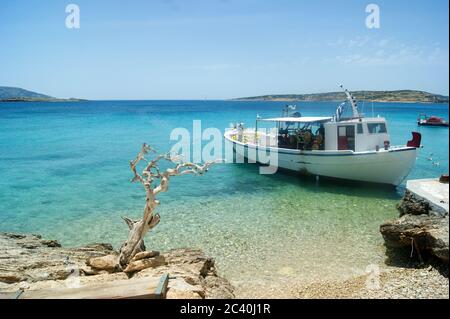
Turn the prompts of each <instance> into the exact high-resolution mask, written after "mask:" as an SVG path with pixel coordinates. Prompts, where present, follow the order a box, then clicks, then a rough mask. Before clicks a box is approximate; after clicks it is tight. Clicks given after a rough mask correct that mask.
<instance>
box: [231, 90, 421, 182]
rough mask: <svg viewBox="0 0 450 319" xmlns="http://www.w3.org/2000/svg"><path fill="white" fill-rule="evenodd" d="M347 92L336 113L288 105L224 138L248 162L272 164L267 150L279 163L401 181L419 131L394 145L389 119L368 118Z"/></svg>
mask: <svg viewBox="0 0 450 319" xmlns="http://www.w3.org/2000/svg"><path fill="white" fill-rule="evenodd" d="M341 87H342V86H341ZM344 92H345V94H346V97H347V100H346V101H345V102H343V103H342V104H340V105H339V106H338V108H337V110H336V114H335V115H333V116H330V117H309V116H301V115H300V113H298V112H296V113H294V114H292V115H289V109H290V108H291V107H290V106H288V107H287V108H286V109H285V110H283V114H282V116H281V117H275V118H259V117H258V116H257V119H256V125H255V128H248V129H246V128H245V127H244V125H243V124H242V123H241V124H239V125H234V127H233V128H231V129H229V130H227V131H226V132H225V134H224V137H225V140H226V141H227V142H229V143H232V144H233V148H234V151H235V153H237V154H239V155H240V156H241V157H242V158H246V159H247V160H248V162H252V163H256V162H259V163H261V164H270V165H273V163H268V162H267V156H266V154H269V153H271V152H274V153H276V154H275V155H277V156H276V158H277V163H276V165H277V167H278V168H282V169H287V170H290V171H295V172H299V173H302V174H312V175H316V176H326V177H332V178H339V179H346V180H354V181H364V182H371V183H381V184H391V185H399V184H400V183H401V182H402V181H403V180H404V179H405V178H406V176H407V175H408V174H409V172H410V170H411V169H412V167H413V166H414V164H415V161H416V157H417V152H418V148H420V141H421V135H420V134H419V133H417V132H412V135H413V138H412V140H410V141H408V142H407V143H406V144H405V145H397V146H394V145H391V144H390V135H389V130H388V125H387V123H386V119H384V118H382V117H369V118H366V117H364V116H363V115H362V114H360V112H359V111H358V106H357V103H356V101H355V99H354V97H353V96H352V95H351V93H350V92H349V91H347V90H344ZM348 104H349V105H350V106H351V110H352V116H351V117H347V118H344V117H342V113H343V110H344V107H345V105H348ZM261 122H265V123H268V122H269V123H270V122H272V123H273V124H274V126H275V128H274V129H273V130H272V131H271V132H267V131H264V130H262V129H261V128H260V129H258V124H259V125H260V126H261V124H262V123H261ZM261 154H263V155H264V156H262V155H261ZM262 157H264V160H261V158H262Z"/></svg>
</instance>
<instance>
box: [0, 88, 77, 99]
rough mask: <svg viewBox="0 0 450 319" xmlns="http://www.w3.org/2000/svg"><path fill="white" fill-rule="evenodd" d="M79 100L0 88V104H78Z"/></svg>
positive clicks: (19, 89)
mask: <svg viewBox="0 0 450 319" xmlns="http://www.w3.org/2000/svg"><path fill="white" fill-rule="evenodd" d="M78 101H83V100H81V99H76V98H70V99H59V98H56V97H53V96H49V95H45V94H41V93H36V92H32V91H28V90H25V89H22V88H17V87H9V86H0V102H78Z"/></svg>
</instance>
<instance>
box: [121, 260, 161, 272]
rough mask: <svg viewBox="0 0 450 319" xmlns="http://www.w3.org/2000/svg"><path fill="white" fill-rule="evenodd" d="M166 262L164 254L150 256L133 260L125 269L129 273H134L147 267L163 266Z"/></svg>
mask: <svg viewBox="0 0 450 319" xmlns="http://www.w3.org/2000/svg"><path fill="white" fill-rule="evenodd" d="M165 263H166V261H165V260H164V256H155V257H150V258H141V259H138V260H135V261H131V262H130V263H129V264H128V265H127V267H126V268H125V269H124V270H123V271H124V272H126V273H128V274H134V273H135V272H138V271H141V270H143V269H146V268H155V267H158V266H162V265H164V264H165Z"/></svg>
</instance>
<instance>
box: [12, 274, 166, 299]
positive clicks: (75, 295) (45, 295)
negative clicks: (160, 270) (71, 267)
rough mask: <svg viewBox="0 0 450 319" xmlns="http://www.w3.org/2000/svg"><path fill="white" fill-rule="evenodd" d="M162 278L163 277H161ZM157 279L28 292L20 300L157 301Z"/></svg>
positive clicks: (120, 281)
mask: <svg viewBox="0 0 450 319" xmlns="http://www.w3.org/2000/svg"><path fill="white" fill-rule="evenodd" d="M163 277H164V276H163ZM158 279H159V278H156V277H155V278H148V277H147V278H138V279H128V280H117V281H113V282H109V283H104V284H96V285H89V286H83V287H80V288H57V289H49V290H28V291H25V292H24V293H23V294H22V295H21V296H20V299H158V298H161V297H160V295H158V294H156V289H157V288H158V285H159V282H160V280H158Z"/></svg>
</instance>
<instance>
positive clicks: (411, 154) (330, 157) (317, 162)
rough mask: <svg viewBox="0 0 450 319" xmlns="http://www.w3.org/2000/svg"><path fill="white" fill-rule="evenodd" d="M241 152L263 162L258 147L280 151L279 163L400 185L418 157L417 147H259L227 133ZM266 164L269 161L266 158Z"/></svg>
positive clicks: (290, 167)
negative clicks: (307, 148)
mask: <svg viewBox="0 0 450 319" xmlns="http://www.w3.org/2000/svg"><path fill="white" fill-rule="evenodd" d="M225 138H226V140H227V141H228V142H229V143H232V144H233V148H234V150H235V152H236V153H237V154H239V155H240V156H242V157H244V158H247V160H248V162H260V163H261V161H260V160H259V156H258V151H257V150H259V152H261V151H263V152H266V154H268V152H269V151H271V152H276V153H277V156H276V157H277V162H278V165H277V166H278V167H279V168H282V169H287V170H290V171H295V172H299V173H302V174H311V175H317V176H326V177H332V178H338V179H346V180H354V181H363V182H370V183H380V184H390V185H395V186H397V185H399V184H400V183H401V182H402V181H403V180H404V179H405V178H406V176H407V175H408V174H409V172H410V171H411V169H412V167H413V166H414V163H415V161H416V157H417V149H416V148H415V147H401V148H396V149H389V150H384V149H383V150H380V151H372V152H353V151H301V150H291V149H283V148H274V147H262V146H258V147H256V146H255V145H253V144H244V143H240V142H237V141H234V140H232V139H230V138H229V137H227V136H225ZM262 164H267V163H265V162H262Z"/></svg>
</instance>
